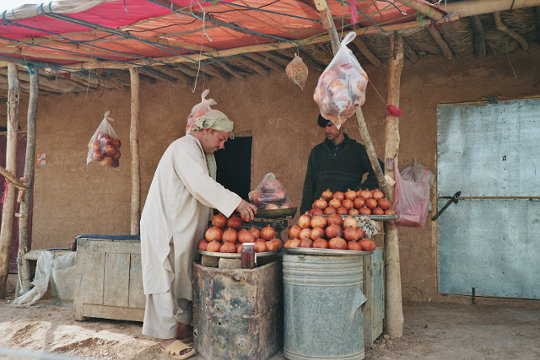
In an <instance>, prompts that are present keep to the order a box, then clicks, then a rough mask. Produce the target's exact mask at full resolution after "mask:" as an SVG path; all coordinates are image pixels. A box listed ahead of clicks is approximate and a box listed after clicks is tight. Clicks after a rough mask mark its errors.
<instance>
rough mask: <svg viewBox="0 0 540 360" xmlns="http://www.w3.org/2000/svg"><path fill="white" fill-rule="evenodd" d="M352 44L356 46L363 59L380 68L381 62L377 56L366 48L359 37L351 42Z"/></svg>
mask: <svg viewBox="0 0 540 360" xmlns="http://www.w3.org/2000/svg"><path fill="white" fill-rule="evenodd" d="M353 44H354V45H356V47H357V48H358V50H360V52H361V53H362V55H364V57H365V58H366V59H367V60H368V61H369V62H370V63H371V64H372V65H373V66H375V67H379V66H381V60H379V58H377V56H376V55H375V54H374V53H373V52H372V51H371V50H370V49H369V48H368V46H367V45H366V44H365V43H364V41H362V39H360V37H358V36H357V37H356V38H355V39H354V40H353Z"/></svg>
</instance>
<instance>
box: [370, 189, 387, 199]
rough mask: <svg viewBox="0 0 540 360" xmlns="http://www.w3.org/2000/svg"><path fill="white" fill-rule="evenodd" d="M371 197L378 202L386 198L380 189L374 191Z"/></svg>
mask: <svg viewBox="0 0 540 360" xmlns="http://www.w3.org/2000/svg"><path fill="white" fill-rule="evenodd" d="M371 195H372V196H373V198H374V199H375V200H377V201H378V200H380V199H382V198H383V197H384V193H383V192H382V191H381V190H379V189H375V190H373V192H372V193H371Z"/></svg>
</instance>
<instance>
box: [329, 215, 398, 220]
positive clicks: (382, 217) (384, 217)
mask: <svg viewBox="0 0 540 360" xmlns="http://www.w3.org/2000/svg"><path fill="white" fill-rule="evenodd" d="M322 216H323V217H326V218H327V217H329V216H330V215H322ZM340 216H341V217H342V218H343V219H345V218H346V217H347V216H352V217H353V218H355V219H356V220H358V218H360V217H362V216H364V217H367V218H368V219H371V220H374V221H387V220H397V218H398V216H397V214H394V215H350V214H348V215H340Z"/></svg>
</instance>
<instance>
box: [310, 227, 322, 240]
mask: <svg viewBox="0 0 540 360" xmlns="http://www.w3.org/2000/svg"><path fill="white" fill-rule="evenodd" d="M324 235H325V232H324V229H322V228H320V227H316V228H313V230H311V234H310V238H311V240H317V239H319V238H324Z"/></svg>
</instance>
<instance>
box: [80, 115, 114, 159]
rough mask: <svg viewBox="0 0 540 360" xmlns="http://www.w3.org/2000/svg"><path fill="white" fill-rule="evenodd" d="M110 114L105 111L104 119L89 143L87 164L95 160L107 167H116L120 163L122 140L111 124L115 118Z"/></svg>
mask: <svg viewBox="0 0 540 360" xmlns="http://www.w3.org/2000/svg"><path fill="white" fill-rule="evenodd" d="M110 114H111V112H110V111H107V112H105V115H103V120H102V121H101V123H100V124H99V126H98V128H97V129H96V131H95V132H94V135H93V136H92V138H91V139H90V142H89V143H88V155H87V156H86V164H89V163H90V162H92V161H95V162H97V163H99V165H101V166H105V167H112V168H116V167H118V165H120V156H121V153H120V145H121V142H120V139H119V138H118V135H117V134H116V131H114V129H113V127H112V125H111V121H114V119H113V118H111V117H110V116H109V115H110Z"/></svg>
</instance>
